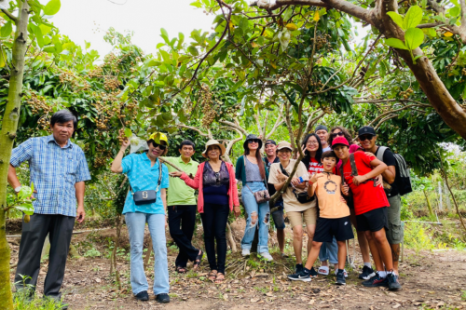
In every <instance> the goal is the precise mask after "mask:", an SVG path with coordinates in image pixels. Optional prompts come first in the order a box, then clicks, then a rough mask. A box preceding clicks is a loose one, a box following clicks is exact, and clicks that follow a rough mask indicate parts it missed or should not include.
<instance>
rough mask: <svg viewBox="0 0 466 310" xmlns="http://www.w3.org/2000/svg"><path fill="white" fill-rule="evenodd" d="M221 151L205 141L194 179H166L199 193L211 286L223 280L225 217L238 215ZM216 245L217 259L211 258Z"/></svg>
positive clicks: (233, 187)
mask: <svg viewBox="0 0 466 310" xmlns="http://www.w3.org/2000/svg"><path fill="white" fill-rule="evenodd" d="M223 154H225V147H224V146H223V144H221V143H219V142H218V141H217V140H209V141H208V142H207V144H206V147H205V150H204V152H203V153H202V156H204V157H205V158H207V159H208V160H207V161H205V162H203V163H202V164H200V165H199V167H198V169H197V173H196V176H195V177H194V179H191V178H190V177H189V176H188V175H187V174H186V173H184V172H179V171H175V172H171V173H170V176H172V177H180V178H181V179H182V180H183V181H184V182H185V183H186V185H188V186H190V187H192V188H194V189H197V190H199V197H198V200H197V209H198V211H199V213H201V217H202V225H203V227H204V243H205V249H206V253H207V259H208V261H209V265H210V269H211V272H210V273H209V279H210V280H212V281H215V283H222V282H223V281H224V280H225V260H226V254H227V240H226V234H225V230H226V225H227V220H228V214H229V213H230V211H234V212H235V215H236V216H238V215H239V214H240V208H239V199H238V189H237V187H236V179H235V171H234V168H233V165H232V164H230V163H227V162H225V161H223V160H222V159H221V156H222V155H223ZM215 241H216V242H217V258H216V257H215Z"/></svg>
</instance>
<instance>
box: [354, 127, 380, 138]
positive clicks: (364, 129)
mask: <svg viewBox="0 0 466 310" xmlns="http://www.w3.org/2000/svg"><path fill="white" fill-rule="evenodd" d="M362 135H373V136H376V135H377V134H376V133H375V129H374V127H371V126H364V127H361V128H360V129H359V131H358V136H362Z"/></svg>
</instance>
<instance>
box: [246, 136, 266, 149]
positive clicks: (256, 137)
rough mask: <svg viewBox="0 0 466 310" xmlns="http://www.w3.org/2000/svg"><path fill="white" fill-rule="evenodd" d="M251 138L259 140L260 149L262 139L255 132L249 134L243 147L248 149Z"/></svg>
mask: <svg viewBox="0 0 466 310" xmlns="http://www.w3.org/2000/svg"><path fill="white" fill-rule="evenodd" d="M251 140H259V149H261V148H262V140H261V139H259V137H258V136H256V135H255V134H249V135H247V137H246V141H244V143H243V148H244V149H245V150H246V149H248V142H249V141H251Z"/></svg>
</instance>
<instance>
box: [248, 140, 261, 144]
mask: <svg viewBox="0 0 466 310" xmlns="http://www.w3.org/2000/svg"><path fill="white" fill-rule="evenodd" d="M259 141H260V140H249V141H248V143H259Z"/></svg>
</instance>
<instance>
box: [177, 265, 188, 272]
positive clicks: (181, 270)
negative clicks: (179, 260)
mask: <svg viewBox="0 0 466 310" xmlns="http://www.w3.org/2000/svg"><path fill="white" fill-rule="evenodd" d="M176 272H178V273H186V268H185V267H181V266H176Z"/></svg>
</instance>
